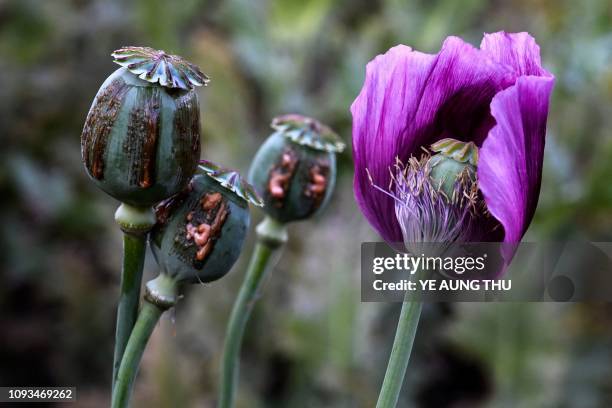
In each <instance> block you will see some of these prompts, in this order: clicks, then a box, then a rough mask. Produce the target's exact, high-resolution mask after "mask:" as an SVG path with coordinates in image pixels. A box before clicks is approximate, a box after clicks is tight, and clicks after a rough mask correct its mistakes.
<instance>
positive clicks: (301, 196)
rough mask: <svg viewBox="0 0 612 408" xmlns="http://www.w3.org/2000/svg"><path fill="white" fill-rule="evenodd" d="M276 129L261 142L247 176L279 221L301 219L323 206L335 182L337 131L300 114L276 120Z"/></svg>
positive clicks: (339, 150) (266, 210) (268, 212)
mask: <svg viewBox="0 0 612 408" xmlns="http://www.w3.org/2000/svg"><path fill="white" fill-rule="evenodd" d="M272 128H273V129H274V130H275V132H274V133H273V134H272V135H271V136H270V137H269V138H268V139H267V140H266V141H265V142H264V144H263V145H262V146H261V147H260V148H259V151H258V152H257V154H256V155H255V158H254V159H253V162H252V164H251V169H250V172H249V180H250V181H251V183H253V185H254V186H255V188H256V189H257V191H258V192H259V193H260V194H261V195H262V197H263V199H264V203H265V206H264V211H265V212H266V214H268V215H269V216H270V217H272V218H274V219H276V220H277V221H280V222H290V221H297V220H302V219H305V218H309V217H311V216H313V215H314V214H315V213H316V212H318V211H320V210H321V209H322V208H323V207H325V205H326V203H327V201H328V200H329V197H330V196H331V193H332V191H333V189H334V184H335V182H336V153H338V152H341V151H342V150H343V149H344V144H343V143H342V142H341V141H340V139H339V137H338V136H337V135H336V134H335V133H334V132H333V131H332V130H331V129H330V128H329V127H327V126H325V125H323V124H322V123H320V122H319V121H317V120H315V119H312V118H309V117H306V116H302V115H296V114H290V115H284V116H279V117H277V118H275V119H274V120H273V121H272Z"/></svg>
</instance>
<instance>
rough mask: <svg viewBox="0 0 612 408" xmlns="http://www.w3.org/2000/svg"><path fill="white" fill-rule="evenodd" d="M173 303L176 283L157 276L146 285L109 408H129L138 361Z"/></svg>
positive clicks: (167, 278)
mask: <svg viewBox="0 0 612 408" xmlns="http://www.w3.org/2000/svg"><path fill="white" fill-rule="evenodd" d="M176 301H177V284H176V282H175V281H174V280H173V279H172V278H171V277H169V276H167V275H165V274H160V275H159V276H158V277H157V278H155V279H153V280H152V281H149V282H147V285H146V293H145V296H144V302H143V305H142V309H141V310H140V314H139V315H138V319H137V320H136V324H135V325H134V328H133V330H132V333H131V335H130V338H129V341H128V343H127V346H126V348H125V352H124V353H123V358H122V359H121V364H120V365H119V371H118V372H117V381H116V382H115V388H114V390H113V397H112V405H111V407H112V408H125V407H127V406H129V401H130V396H131V395H132V387H133V385H134V380H135V378H136V374H137V373H138V366H139V365H140V360H141V359H142V354H143V353H144V350H145V347H146V346H147V343H148V341H149V338H150V337H151V334H152V333H153V329H155V325H156V324H157V322H158V321H159V318H160V317H161V315H162V313H164V311H166V310H168V309H169V308H171V307H173V306H174V305H175V304H176Z"/></svg>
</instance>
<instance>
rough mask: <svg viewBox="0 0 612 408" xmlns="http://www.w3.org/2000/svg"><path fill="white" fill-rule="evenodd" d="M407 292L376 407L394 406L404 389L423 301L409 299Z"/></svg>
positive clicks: (390, 407) (389, 407) (391, 407)
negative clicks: (403, 385)
mask: <svg viewBox="0 0 612 408" xmlns="http://www.w3.org/2000/svg"><path fill="white" fill-rule="evenodd" d="M409 293H410V292H406V296H405V298H404V303H402V311H401V313H400V317H399V321H398V323H397V329H396V331H395V339H394V340H393V347H392V349H391V356H390V357H389V363H388V364H387V371H386V372H385V379H384V380H383V384H382V387H381V389H380V394H379V395H378V402H377V403H376V408H394V407H395V406H396V405H397V400H398V398H399V395H400V391H401V390H402V384H403V383H404V375H405V374H406V368H407V367H408V361H409V360H410V352H411V351H412V344H413V342H414V337H415V335H416V331H417V326H418V324H419V317H420V316H421V308H422V305H423V304H422V302H418V301H412V300H410V299H409Z"/></svg>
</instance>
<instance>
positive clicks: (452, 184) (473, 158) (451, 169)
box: [427, 138, 478, 200]
mask: <svg viewBox="0 0 612 408" xmlns="http://www.w3.org/2000/svg"><path fill="white" fill-rule="evenodd" d="M431 150H432V151H433V152H436V153H437V154H435V155H433V156H432V157H431V158H430V159H429V161H428V162H427V165H428V166H429V169H430V170H429V177H430V179H431V180H432V183H433V185H434V186H435V187H436V189H438V190H440V191H442V192H443V193H444V194H445V195H446V196H447V198H449V199H453V200H454V199H455V198H456V197H453V195H456V194H458V193H457V191H458V190H457V188H456V184H457V182H462V183H465V182H466V181H468V180H472V181H473V180H476V166H477V165H478V147H477V146H476V145H475V144H474V143H473V142H467V143H466V142H460V141H458V140H455V139H451V138H447V139H442V140H440V141H438V142H436V143H434V144H433V145H431ZM470 184H472V183H470Z"/></svg>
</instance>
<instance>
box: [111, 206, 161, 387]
mask: <svg viewBox="0 0 612 408" xmlns="http://www.w3.org/2000/svg"><path fill="white" fill-rule="evenodd" d="M115 220H116V221H117V223H118V224H119V226H120V227H121V230H122V231H123V267H122V269H121V289H120V295H119V304H118V307H117V324H116V328H115V352H114V356H113V378H112V384H113V387H114V385H115V381H116V379H117V371H118V370H119V364H120V363H121V358H122V357H123V352H124V350H125V347H126V345H127V342H128V339H129V337H130V333H131V331H132V328H133V327H134V323H135V322H136V318H137V316H138V306H139V301H140V286H141V282H142V269H143V266H144V260H145V253H146V247H147V232H148V231H149V230H150V229H151V228H152V227H153V225H154V224H155V217H154V215H153V212H152V210H151V208H139V207H133V206H130V205H127V204H121V205H120V206H119V208H118V209H117V212H115Z"/></svg>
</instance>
